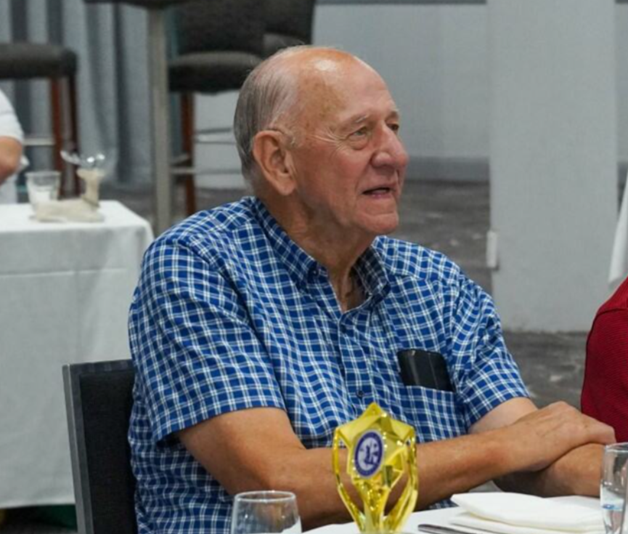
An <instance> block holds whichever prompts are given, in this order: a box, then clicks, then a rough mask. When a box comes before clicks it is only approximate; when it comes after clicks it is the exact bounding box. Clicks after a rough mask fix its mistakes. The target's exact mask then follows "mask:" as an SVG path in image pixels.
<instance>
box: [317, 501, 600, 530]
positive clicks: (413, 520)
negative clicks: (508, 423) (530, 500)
mask: <svg viewBox="0 0 628 534" xmlns="http://www.w3.org/2000/svg"><path fill="white" fill-rule="evenodd" d="M550 498H551V499H552V500H556V501H561V502H564V503H565V504H577V505H579V506H587V507H591V508H593V509H596V510H597V509H599V508H600V503H599V500H598V499H592V498H590V497H579V496H566V497H550ZM462 512H463V510H462V508H458V507H456V506H454V507H452V508H441V509H440V510H426V511H424V512H415V513H413V514H412V515H411V516H410V517H409V518H408V521H407V522H406V524H405V526H404V528H403V530H402V531H403V532H404V533H406V532H407V533H409V534H410V533H411V534H418V532H419V529H418V525H419V524H420V523H429V524H432V525H441V526H445V527H453V528H455V529H457V530H463V531H464V530H466V531H469V532H475V533H478V532H479V530H478V529H467V528H465V527H461V526H458V525H454V524H453V523H451V519H452V518H453V517H454V516H456V515H458V514H460V513H462ZM357 533H358V528H357V526H356V525H355V524H354V523H345V524H342V525H327V526H324V527H320V528H315V529H313V530H308V531H307V534H357ZM487 534H490V533H487Z"/></svg>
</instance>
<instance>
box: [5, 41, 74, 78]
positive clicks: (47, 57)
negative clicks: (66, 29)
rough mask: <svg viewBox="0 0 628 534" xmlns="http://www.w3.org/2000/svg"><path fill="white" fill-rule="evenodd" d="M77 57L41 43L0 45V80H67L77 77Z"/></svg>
mask: <svg viewBox="0 0 628 534" xmlns="http://www.w3.org/2000/svg"><path fill="white" fill-rule="evenodd" d="M77 65H78V60H77V57H76V54H75V53H74V52H73V51H72V50H69V49H67V48H64V47H62V46H58V45H53V44H47V43H46V44H42V43H20V42H16V43H0V79H5V80H8V79H11V80H20V79H22V80H25V79H33V78H67V77H70V76H73V75H74V74H76V70H77Z"/></svg>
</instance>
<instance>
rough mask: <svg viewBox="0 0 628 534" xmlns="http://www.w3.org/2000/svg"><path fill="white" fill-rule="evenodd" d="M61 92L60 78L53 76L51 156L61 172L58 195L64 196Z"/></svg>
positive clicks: (51, 92)
mask: <svg viewBox="0 0 628 534" xmlns="http://www.w3.org/2000/svg"><path fill="white" fill-rule="evenodd" d="M62 109H63V102H62V94H61V80H59V79H58V78H53V79H51V80H50V115H51V122H52V139H53V145H52V150H53V154H52V158H53V162H54V167H55V169H56V170H58V171H59V172H60V173H61V184H60V186H59V196H60V197H63V196H65V193H66V191H65V177H64V175H63V159H62V158H61V149H62V148H63V117H62V115H63V114H62Z"/></svg>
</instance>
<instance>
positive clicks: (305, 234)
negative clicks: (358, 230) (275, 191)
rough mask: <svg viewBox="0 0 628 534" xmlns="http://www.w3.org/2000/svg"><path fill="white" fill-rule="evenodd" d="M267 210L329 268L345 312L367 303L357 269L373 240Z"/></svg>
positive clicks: (294, 239) (287, 212)
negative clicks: (332, 230)
mask: <svg viewBox="0 0 628 534" xmlns="http://www.w3.org/2000/svg"><path fill="white" fill-rule="evenodd" d="M267 209H268V210H269V211H270V213H271V214H272V215H273V217H274V218H275V220H276V221H277V222H278V223H279V225H280V226H281V227H282V228H283V230H284V231H285V232H286V234H288V236H289V237H290V239H292V241H294V242H295V243H296V244H297V245H299V246H300V247H301V248H302V249H303V250H304V251H305V252H307V253H308V254H309V255H310V256H312V257H313V258H314V259H315V260H316V261H317V262H318V263H320V264H321V265H322V266H323V267H325V268H326V269H327V272H328V274H329V280H330V282H331V285H332V287H333V289H334V293H335V294H336V298H337V299H338V303H339V305H340V308H341V309H342V311H347V310H349V309H351V308H355V307H357V306H359V305H360V304H361V303H362V302H363V300H364V299H363V295H362V290H361V288H360V284H359V282H358V280H357V275H356V274H355V272H354V270H353V267H354V265H355V264H356V262H357V261H358V259H359V258H360V256H362V254H364V252H365V251H366V250H367V249H368V247H369V246H370V245H371V243H372V242H373V238H372V237H371V238H366V237H364V236H359V235H351V234H348V233H347V232H342V231H336V232H333V234H332V233H330V232H329V231H325V230H323V229H321V228H318V227H316V225H315V224H312V223H308V222H306V221H305V220H304V218H302V217H299V216H295V214H293V213H291V212H290V211H287V210H282V209H276V208H275V209H271V208H270V207H269V206H268V204H267Z"/></svg>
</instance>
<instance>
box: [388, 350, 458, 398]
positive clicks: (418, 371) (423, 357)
mask: <svg viewBox="0 0 628 534" xmlns="http://www.w3.org/2000/svg"><path fill="white" fill-rule="evenodd" d="M397 358H398V359H399V368H400V369H401V380H402V381H403V383H404V384H405V385H406V386H421V387H424V388H432V389H438V390H440V391H453V390H454V388H453V386H452V385H451V380H450V379H449V371H448V370H447V363H446V362H445V358H443V356H442V354H439V353H438V352H430V351H428V350H423V349H406V350H400V351H399V352H398V353H397Z"/></svg>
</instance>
